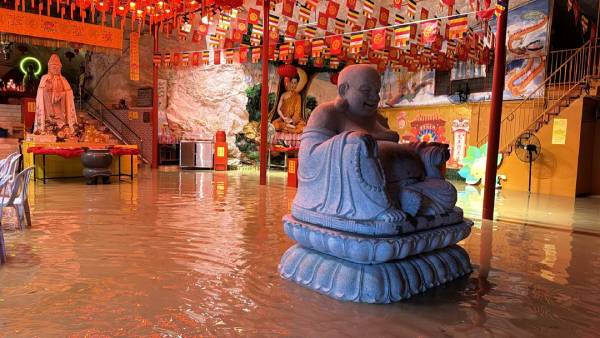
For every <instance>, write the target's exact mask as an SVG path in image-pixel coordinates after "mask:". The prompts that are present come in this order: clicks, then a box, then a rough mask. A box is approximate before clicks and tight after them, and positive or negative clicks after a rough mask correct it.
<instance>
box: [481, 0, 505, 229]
mask: <svg viewBox="0 0 600 338" xmlns="http://www.w3.org/2000/svg"><path fill="white" fill-rule="evenodd" d="M505 5H506V8H505V10H504V11H503V12H502V14H501V15H500V17H499V18H498V21H497V25H496V50H495V52H494V77H493V83H492V101H491V104H490V106H491V109H490V122H489V127H488V145H487V158H486V162H485V165H486V167H485V188H484V190H483V215H482V218H483V219H493V218H494V198H495V193H496V174H497V171H498V167H497V165H498V148H499V146H500V122H501V121H502V94H503V92H504V75H505V69H506V21H507V17H508V0H506V1H505Z"/></svg>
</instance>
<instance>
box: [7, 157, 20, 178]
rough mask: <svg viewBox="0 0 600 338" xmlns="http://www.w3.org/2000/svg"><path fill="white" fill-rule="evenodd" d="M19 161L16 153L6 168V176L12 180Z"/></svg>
mask: <svg viewBox="0 0 600 338" xmlns="http://www.w3.org/2000/svg"><path fill="white" fill-rule="evenodd" d="M20 159H21V154H19V153H17V154H16V155H14V156H12V157H11V158H10V164H9V167H8V175H9V177H10V178H11V179H12V180H14V179H15V175H17V170H18V169H19V160H20Z"/></svg>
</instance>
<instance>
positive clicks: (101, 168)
mask: <svg viewBox="0 0 600 338" xmlns="http://www.w3.org/2000/svg"><path fill="white" fill-rule="evenodd" d="M84 150H85V151H84V153H83V154H81V163H82V164H83V176H84V177H85V180H86V184H97V183H98V177H101V178H102V183H104V184H109V183H110V175H111V174H112V170H111V168H110V166H111V164H112V160H113V157H112V154H111V153H110V150H109V149H89V148H84Z"/></svg>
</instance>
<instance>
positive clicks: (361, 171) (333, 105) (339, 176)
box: [292, 64, 462, 235]
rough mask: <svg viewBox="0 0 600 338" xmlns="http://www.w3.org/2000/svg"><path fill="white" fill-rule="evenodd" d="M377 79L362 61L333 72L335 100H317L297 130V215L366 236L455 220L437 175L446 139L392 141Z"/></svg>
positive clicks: (457, 215)
mask: <svg viewBox="0 0 600 338" xmlns="http://www.w3.org/2000/svg"><path fill="white" fill-rule="evenodd" d="M380 89H381V79H380V75H379V73H378V72H377V71H376V69H375V68H373V67H371V66H369V65H364V64H363V65H351V66H348V67H346V68H344V70H342V72H341V73H340V76H339V80H338V96H337V98H336V99H335V101H332V102H327V103H323V104H321V105H319V106H318V107H317V108H316V109H315V110H314V112H313V113H312V114H311V116H310V118H309V120H308V123H307V125H306V128H304V132H303V134H302V136H301V146H300V152H299V168H298V182H299V185H298V191H297V195H296V198H295V200H294V203H293V206H292V215H293V216H294V217H295V218H296V219H298V220H300V221H305V222H309V223H313V224H318V225H322V226H325V227H330V228H336V229H339V230H344V231H349V232H357V233H363V234H369V235H375V234H380V235H396V234H400V233H406V232H409V231H419V230H423V229H426V228H432V227H436V226H439V225H441V224H453V223H455V222H458V221H460V220H462V211H461V210H460V209H458V208H455V203H456V196H457V193H456V189H455V188H454V186H453V185H452V184H451V183H449V182H448V181H446V180H445V179H444V178H443V174H442V170H441V169H442V167H443V165H444V163H445V162H446V161H447V160H448V158H449V156H450V153H449V150H448V145H446V144H440V143H422V142H415V143H411V144H399V143H398V140H399V136H398V134H397V133H396V132H394V131H392V130H390V129H388V128H387V125H386V123H385V122H383V121H382V118H381V115H379V114H378V112H377V107H378V105H379V100H380V98H379V91H380Z"/></svg>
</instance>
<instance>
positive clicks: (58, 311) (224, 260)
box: [0, 171, 600, 337]
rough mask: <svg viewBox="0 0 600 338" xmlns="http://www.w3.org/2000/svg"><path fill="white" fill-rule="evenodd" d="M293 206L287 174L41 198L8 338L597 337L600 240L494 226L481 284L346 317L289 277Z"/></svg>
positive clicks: (479, 272) (7, 286)
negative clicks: (288, 223)
mask: <svg viewBox="0 0 600 338" xmlns="http://www.w3.org/2000/svg"><path fill="white" fill-rule="evenodd" d="M293 195H294V189H290V188H286V187H285V180H284V179H283V177H282V176H281V175H274V176H272V177H271V178H270V185H269V186H268V187H259V186H258V177H257V176H256V175H255V174H252V173H240V172H230V173H224V174H221V173H218V174H213V173H212V172H179V171H164V172H156V171H152V172H151V171H144V172H143V173H142V176H141V177H140V179H139V180H138V181H137V182H135V183H134V184H130V183H121V184H112V185H108V186H102V185H99V186H86V185H84V184H83V183H82V182H81V181H78V180H70V181H64V182H57V181H53V182H50V183H49V184H46V185H45V186H44V185H41V184H37V185H35V187H34V189H33V191H32V195H31V196H32V203H33V207H32V213H33V227H32V228H30V229H26V230H25V231H15V230H11V229H7V230H6V233H5V237H6V242H7V245H8V254H9V257H8V263H7V264H5V265H3V266H0V336H2V337H32V336H40V337H55V336H58V337H62V336H67V335H69V336H73V337H83V336H123V337H125V336H127V337H129V336H173V337H176V336H193V335H204V336H230V335H237V336H295V337H336V336H360V337H363V336H370V337H380V336H401V337H404V336H407V337H416V336H426V337H440V336H442V337H446V336H460V337H464V336H470V337H488V336H489V337H491V336H495V337H504V336H517V337H528V336H542V337H564V336H567V335H569V336H572V337H586V336H589V337H591V336H596V335H597V331H598V328H600V317H599V315H598V314H599V312H600V287H599V285H600V237H597V236H590V235H587V234H579V233H572V232H568V231H558V230H553V229H547V228H540V227H531V226H523V225H518V224H515V223H509V224H505V223H501V222H496V223H487V222H486V223H484V224H481V223H480V222H479V223H477V224H476V228H474V229H473V233H472V235H471V236H470V237H469V238H468V239H467V240H465V241H463V242H462V243H461V245H462V246H463V247H464V248H466V249H467V251H468V252H469V254H470V257H471V261H472V263H473V265H474V272H473V273H472V274H471V275H470V276H468V277H465V278H462V279H460V280H458V281H455V282H453V283H450V284H447V285H445V286H444V287H441V288H438V289H437V290H434V291H431V292H428V293H425V294H423V295H419V296H416V297H413V298H412V299H410V300H409V301H406V302H402V303H397V304H393V305H366V304H352V303H342V302H339V301H335V300H332V299H329V298H327V297H325V296H321V295H319V294H317V293H314V292H312V291H309V290H306V289H304V288H302V287H299V286H298V285H295V284H293V283H291V282H288V281H285V280H282V279H281V278H279V276H278V273H277V264H278V263H279V258H280V257H281V255H282V254H283V252H284V251H285V250H286V249H287V248H288V247H290V246H291V245H292V244H293V242H292V241H291V240H289V239H288V238H287V237H286V236H285V235H284V233H283V231H282V225H281V217H282V215H283V214H285V213H286V212H287V210H288V208H289V206H290V204H291V201H292V198H293ZM461 203H464V199H463V200H461ZM473 205H475V204H473ZM473 205H471V206H469V207H468V213H469V212H470V213H473V214H476V209H477V208H476V207H474V206H473ZM6 227H9V228H10V225H8V224H5V228H6Z"/></svg>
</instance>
